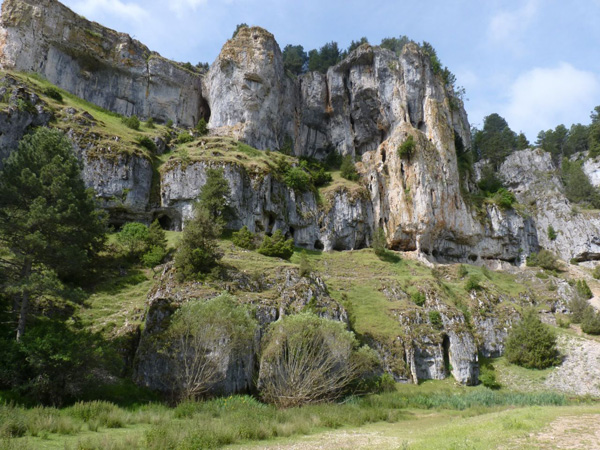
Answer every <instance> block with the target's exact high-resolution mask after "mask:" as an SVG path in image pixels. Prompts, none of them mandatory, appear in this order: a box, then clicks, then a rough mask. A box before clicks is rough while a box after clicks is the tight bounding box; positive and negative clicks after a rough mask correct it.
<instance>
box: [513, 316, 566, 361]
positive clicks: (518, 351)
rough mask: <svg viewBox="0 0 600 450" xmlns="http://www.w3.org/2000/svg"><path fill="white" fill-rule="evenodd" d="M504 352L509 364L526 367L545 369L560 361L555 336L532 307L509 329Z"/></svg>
mask: <svg viewBox="0 0 600 450" xmlns="http://www.w3.org/2000/svg"><path fill="white" fill-rule="evenodd" d="M505 353H506V358H507V359H508V361H509V362H510V363H511V364H516V365H519V366H523V367H526V368H528V369H545V368H547V367H550V366H553V365H556V364H558V363H559V362H560V359H559V355H558V350H557V348H556V336H555V335H554V333H553V332H552V330H551V329H550V328H549V327H548V326H547V325H545V324H543V323H542V321H541V320H540V319H539V317H538V316H537V313H536V311H535V310H533V309H531V310H529V311H527V312H526V313H525V314H524V316H523V318H522V320H521V321H520V322H519V323H518V324H516V325H515V326H513V328H512V329H511V330H510V332H509V334H508V338H507V340H506V350H505Z"/></svg>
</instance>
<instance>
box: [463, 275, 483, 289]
mask: <svg viewBox="0 0 600 450" xmlns="http://www.w3.org/2000/svg"><path fill="white" fill-rule="evenodd" d="M479 289H481V285H480V284H479V277H478V276H477V275H471V276H470V277H469V278H468V279H467V281H466V282H465V290H466V291H468V292H471V291H477V290H479Z"/></svg>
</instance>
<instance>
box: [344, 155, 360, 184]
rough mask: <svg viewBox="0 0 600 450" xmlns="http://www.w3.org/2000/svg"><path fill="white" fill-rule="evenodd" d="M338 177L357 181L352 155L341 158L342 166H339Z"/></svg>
mask: <svg viewBox="0 0 600 450" xmlns="http://www.w3.org/2000/svg"><path fill="white" fill-rule="evenodd" d="M340 175H341V176H342V178H345V179H346V180H350V181H358V179H359V176H358V172H357V171H356V167H355V165H354V158H353V157H352V155H346V156H344V157H343V158H342V164H341V166H340Z"/></svg>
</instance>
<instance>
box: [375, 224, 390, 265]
mask: <svg viewBox="0 0 600 450" xmlns="http://www.w3.org/2000/svg"><path fill="white" fill-rule="evenodd" d="M372 247H373V251H374V252H375V254H376V255H377V256H379V257H380V258H381V257H383V256H385V254H386V252H387V239H386V237H385V231H383V228H378V229H377V230H375V232H374V233H373V243H372Z"/></svg>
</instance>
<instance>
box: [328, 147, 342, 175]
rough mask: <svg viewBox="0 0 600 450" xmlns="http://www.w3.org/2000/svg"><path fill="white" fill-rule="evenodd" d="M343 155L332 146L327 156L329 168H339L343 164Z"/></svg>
mask: <svg viewBox="0 0 600 450" xmlns="http://www.w3.org/2000/svg"><path fill="white" fill-rule="evenodd" d="M343 159H344V158H343V157H342V155H340V154H339V153H338V152H337V151H336V150H335V149H333V148H330V149H329V153H327V156H326V157H325V167H327V168H328V169H329V170H337V169H339V168H340V167H341V166H342V161H343Z"/></svg>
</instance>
